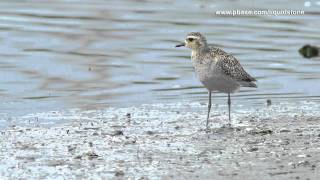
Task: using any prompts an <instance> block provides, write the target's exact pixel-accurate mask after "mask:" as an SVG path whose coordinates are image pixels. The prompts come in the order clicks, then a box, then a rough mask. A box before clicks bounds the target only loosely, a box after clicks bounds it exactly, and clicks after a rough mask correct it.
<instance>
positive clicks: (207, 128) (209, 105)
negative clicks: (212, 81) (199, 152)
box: [206, 91, 211, 131]
mask: <svg viewBox="0 0 320 180" xmlns="http://www.w3.org/2000/svg"><path fill="white" fill-rule="evenodd" d="M210 110H211V91H209V102H208V114H207V124H206V130H207V131H208V130H209V127H208V125H209V115H210Z"/></svg>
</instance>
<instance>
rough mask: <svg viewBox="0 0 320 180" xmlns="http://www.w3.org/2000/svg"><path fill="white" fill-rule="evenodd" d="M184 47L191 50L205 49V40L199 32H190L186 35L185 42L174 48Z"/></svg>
mask: <svg viewBox="0 0 320 180" xmlns="http://www.w3.org/2000/svg"><path fill="white" fill-rule="evenodd" d="M181 46H185V47H188V48H190V49H192V50H198V49H201V48H203V47H207V40H206V38H205V37H204V36H202V35H201V34H200V33H199V32H191V33H189V34H188V35H187V37H186V39H185V41H184V42H183V43H181V44H178V45H176V47H181Z"/></svg>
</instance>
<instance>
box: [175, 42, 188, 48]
mask: <svg viewBox="0 0 320 180" xmlns="http://www.w3.org/2000/svg"><path fill="white" fill-rule="evenodd" d="M185 45H186V43H184V42H183V43H180V44H177V45H176V47H181V46H185Z"/></svg>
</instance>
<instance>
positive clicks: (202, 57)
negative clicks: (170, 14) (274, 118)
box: [176, 32, 257, 128]
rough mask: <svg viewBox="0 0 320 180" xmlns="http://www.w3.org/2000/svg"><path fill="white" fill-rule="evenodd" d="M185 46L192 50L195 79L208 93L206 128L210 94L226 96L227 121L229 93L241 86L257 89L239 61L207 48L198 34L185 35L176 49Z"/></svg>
mask: <svg viewBox="0 0 320 180" xmlns="http://www.w3.org/2000/svg"><path fill="white" fill-rule="evenodd" d="M180 46H186V47H188V48H190V49H191V50H192V52H191V60H192V64H193V67H194V69H195V72H196V74H197V77H198V78H199V80H200V81H201V82H202V84H203V85H204V86H205V87H206V88H207V89H208V91H209V105H208V114H207V128H208V120H209V113H210V109H211V92H212V91H218V92H223V93H227V94H228V107H229V121H231V118H230V106H231V99H230V93H234V92H236V91H237V90H238V89H239V88H240V87H241V86H244V87H257V86H256V84H255V83H254V81H256V79H255V78H253V77H251V76H250V75H249V74H248V73H247V72H246V71H245V70H244V69H243V67H242V66H241V64H240V63H239V61H238V60H237V59H236V58H235V57H234V56H232V55H231V54H228V53H226V52H225V51H223V50H222V49H219V48H216V47H213V46H209V45H208V44H207V40H206V38H205V37H204V36H202V35H201V34H200V33H199V32H192V33H189V34H188V35H187V38H186V40H185V42H184V43H182V44H179V45H177V46H176V47H180Z"/></svg>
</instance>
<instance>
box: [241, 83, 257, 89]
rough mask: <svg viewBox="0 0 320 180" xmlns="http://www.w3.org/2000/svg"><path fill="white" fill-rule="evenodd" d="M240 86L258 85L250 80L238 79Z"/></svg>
mask: <svg viewBox="0 0 320 180" xmlns="http://www.w3.org/2000/svg"><path fill="white" fill-rule="evenodd" d="M239 83H240V85H241V86H243V87H255V88H256V87H258V86H257V85H256V84H255V83H254V82H252V81H240V82H239Z"/></svg>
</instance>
